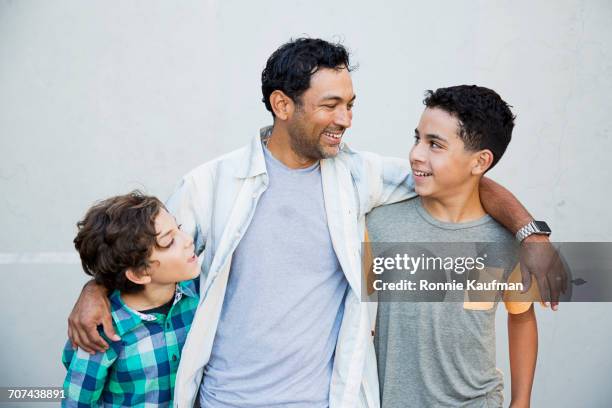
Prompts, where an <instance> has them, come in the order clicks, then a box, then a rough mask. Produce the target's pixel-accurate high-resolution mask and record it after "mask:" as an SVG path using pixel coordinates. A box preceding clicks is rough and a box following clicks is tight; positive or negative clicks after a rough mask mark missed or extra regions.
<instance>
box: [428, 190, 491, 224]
mask: <svg viewBox="0 0 612 408" xmlns="http://www.w3.org/2000/svg"><path fill="white" fill-rule="evenodd" d="M421 202H422V204H423V207H424V208H425V210H427V212H428V213H429V214H430V215H431V216H432V217H433V218H435V219H437V220H438V221H442V222H452V223H462V222H470V221H474V220H477V219H479V218H482V217H483V216H484V215H486V212H485V210H484V208H483V207H482V204H481V203H480V195H479V194H478V185H475V186H474V187H473V188H471V189H468V190H466V191H460V192H457V193H455V194H449V195H447V196H441V197H421Z"/></svg>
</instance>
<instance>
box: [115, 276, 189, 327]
mask: <svg viewBox="0 0 612 408" xmlns="http://www.w3.org/2000/svg"><path fill="white" fill-rule="evenodd" d="M196 284H197V283H196V281H195V280H188V281H183V282H179V283H178V284H177V285H176V290H175V292H174V302H173V303H172V305H173V306H174V305H175V304H176V303H177V302H178V301H179V300H181V298H182V297H183V295H184V296H189V297H198V293H197V287H196ZM110 302H111V315H112V317H113V321H114V322H115V325H116V327H117V330H116V331H117V334H118V335H119V337H121V336H123V335H124V334H125V333H128V332H129V331H131V330H132V329H134V327H136V326H138V325H139V324H141V323H142V322H143V321H147V322H152V321H157V320H159V319H160V315H158V314H146V313H140V312H139V311H137V310H133V309H131V308H130V307H129V306H128V305H126V304H125V303H124V302H123V300H122V299H121V293H120V292H119V291H118V290H115V291H113V293H112V294H111V296H110ZM161 323H162V324H163V322H161Z"/></svg>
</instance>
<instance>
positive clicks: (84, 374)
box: [62, 342, 117, 407]
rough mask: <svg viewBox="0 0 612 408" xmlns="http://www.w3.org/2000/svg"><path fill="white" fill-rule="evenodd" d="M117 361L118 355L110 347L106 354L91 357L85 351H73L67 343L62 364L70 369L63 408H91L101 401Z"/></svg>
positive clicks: (66, 380) (65, 384)
mask: <svg viewBox="0 0 612 408" xmlns="http://www.w3.org/2000/svg"><path fill="white" fill-rule="evenodd" d="M116 359H117V353H116V352H115V350H114V349H113V348H112V347H110V348H109V349H108V350H107V351H105V352H104V353H99V352H98V353H95V354H94V355H91V354H89V353H87V352H85V351H83V349H81V348H78V349H77V350H76V351H74V350H73V349H72V346H71V344H70V342H67V343H66V346H65V347H64V352H63V355H62V362H63V363H64V366H65V367H66V368H67V369H68V371H67V373H66V379H65V380H64V395H65V398H64V399H63V400H62V407H91V406H95V405H96V402H97V401H99V400H100V397H101V395H102V391H103V390H104V385H105V384H106V379H107V376H108V372H109V369H110V367H111V366H112V365H113V363H114V362H115V360H116Z"/></svg>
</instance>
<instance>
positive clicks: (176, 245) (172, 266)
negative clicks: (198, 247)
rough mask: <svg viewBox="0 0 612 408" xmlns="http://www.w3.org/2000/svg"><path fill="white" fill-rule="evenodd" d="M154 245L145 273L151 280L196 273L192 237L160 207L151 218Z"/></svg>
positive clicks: (180, 278) (161, 281) (189, 276)
mask: <svg viewBox="0 0 612 408" xmlns="http://www.w3.org/2000/svg"><path fill="white" fill-rule="evenodd" d="M155 232H156V233H157V245H158V246H159V248H153V252H152V253H151V257H150V266H149V268H147V271H146V273H147V274H148V275H149V276H150V277H151V283H157V284H167V283H174V282H180V281H184V280H188V279H193V278H195V277H196V276H198V274H199V273H200V268H199V265H198V258H197V257H196V256H195V253H194V245H193V239H192V238H191V237H190V236H189V235H187V234H186V233H184V232H183V231H181V230H180V229H179V226H177V225H176V221H175V219H174V217H172V216H171V215H170V214H169V213H168V212H167V211H166V210H164V209H161V210H160V211H159V214H158V215H157V217H156V218H155Z"/></svg>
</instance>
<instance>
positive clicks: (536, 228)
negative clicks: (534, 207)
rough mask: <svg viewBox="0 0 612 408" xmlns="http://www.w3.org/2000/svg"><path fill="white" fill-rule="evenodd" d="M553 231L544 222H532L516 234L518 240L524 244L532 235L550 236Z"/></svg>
mask: <svg viewBox="0 0 612 408" xmlns="http://www.w3.org/2000/svg"><path fill="white" fill-rule="evenodd" d="M550 233H551V230H550V228H549V227H548V224H546V223H545V222H544V221H535V220H534V221H531V222H530V223H529V224H527V225H525V226H524V227H522V228H521V229H519V230H518V231H517V232H516V239H517V240H518V241H519V242H523V240H524V239H525V238H527V237H528V236H530V235H532V234H538V235H550Z"/></svg>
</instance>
